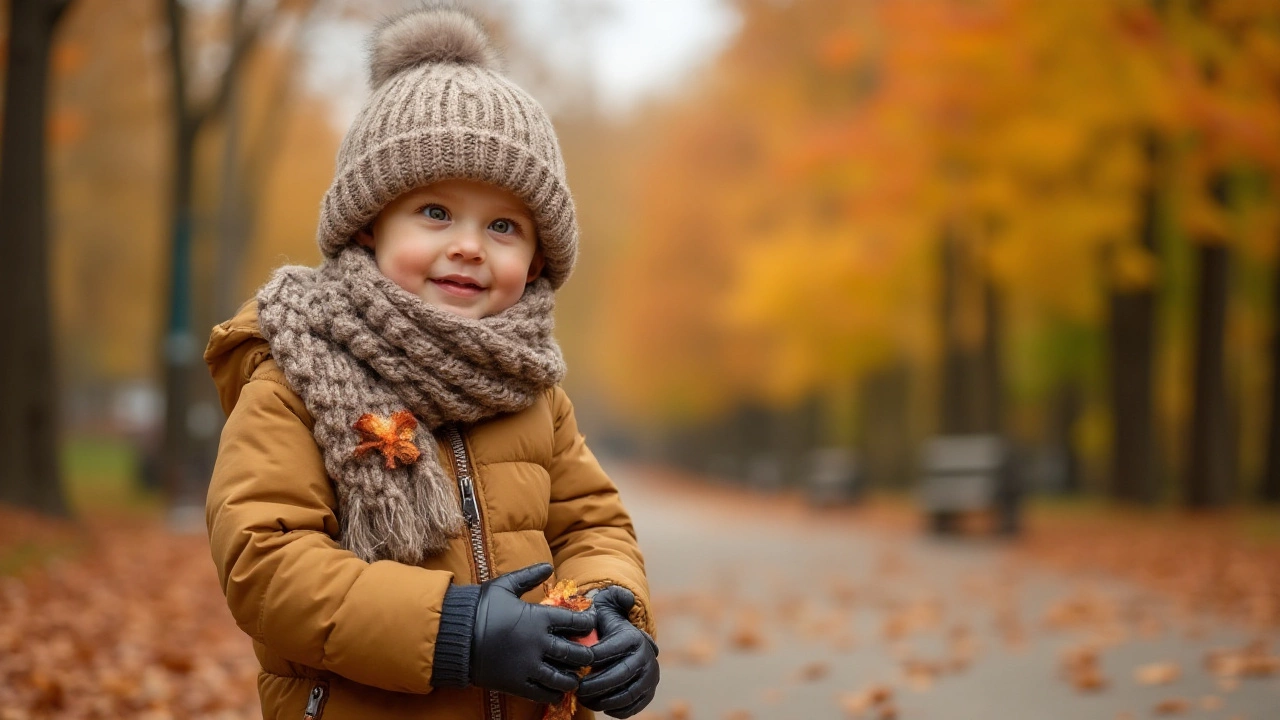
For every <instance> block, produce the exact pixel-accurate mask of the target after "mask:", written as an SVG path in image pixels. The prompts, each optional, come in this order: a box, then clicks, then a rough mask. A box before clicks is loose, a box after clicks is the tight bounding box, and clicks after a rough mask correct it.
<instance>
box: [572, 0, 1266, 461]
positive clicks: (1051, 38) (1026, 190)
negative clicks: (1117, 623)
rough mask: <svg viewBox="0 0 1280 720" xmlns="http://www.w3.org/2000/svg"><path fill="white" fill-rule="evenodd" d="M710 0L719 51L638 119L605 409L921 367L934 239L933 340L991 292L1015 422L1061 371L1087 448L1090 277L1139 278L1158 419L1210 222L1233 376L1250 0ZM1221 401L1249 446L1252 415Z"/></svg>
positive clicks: (1255, 61) (1257, 353)
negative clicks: (1153, 341)
mask: <svg viewBox="0 0 1280 720" xmlns="http://www.w3.org/2000/svg"><path fill="white" fill-rule="evenodd" d="M1157 5H1159V8H1157ZM737 6H738V8H739V9H740V11H741V13H742V18H743V26H742V30H741V32H740V34H739V35H738V36H737V38H736V39H735V40H734V42H733V43H732V45H731V46H730V47H729V48H728V49H727V50H726V51H725V52H724V53H723V54H722V55H721V56H719V57H718V58H717V59H716V60H715V61H714V62H713V63H712V64H711V65H710V67H709V68H708V69H707V71H706V73H705V74H704V76H702V77H701V78H700V80H699V81H698V82H697V84H696V85H695V86H694V87H693V88H691V89H690V90H689V91H688V92H687V93H685V94H683V95H681V96H679V97H678V98H677V99H675V100H672V101H671V102H669V103H668V104H667V105H666V106H664V107H661V108H655V109H652V110H651V111H650V112H649V114H648V115H647V116H645V117H643V118H642V119H641V120H640V121H639V122H638V124H637V126H638V127H642V128H643V129H644V134H645V135H646V136H649V137H650V139H649V140H648V142H649V143H650V144H651V145H652V147H651V148H650V149H649V151H648V152H647V154H646V155H645V157H643V158H641V161H640V163H639V165H640V168H639V173H640V176H639V181H638V182H636V183H635V184H634V191H633V192H632V193H631V194H630V195H629V196H628V197H629V201H630V210H629V212H628V215H627V218H628V220H629V222H628V223H627V226H626V228H625V230H621V231H618V232H617V233H615V234H616V235H618V236H620V237H621V238H622V241H623V248H624V249H623V250H621V251H620V252H618V254H617V260H616V262H615V263H614V268H613V275H612V277H613V278H614V279H615V282H614V283H612V284H611V285H610V286H611V287H613V288H615V291H614V292H611V293H610V294H609V297H608V311H607V312H602V313H600V317H601V319H602V320H605V319H607V321H606V322H603V323H602V324H601V328H600V331H599V333H598V335H597V337H598V338H599V343H598V351H597V353H598V356H600V357H603V358H607V363H606V365H607V368H608V372H609V376H610V378H611V382H610V383H609V387H610V389H611V391H612V394H613V397H614V398H615V399H617V400H618V401H619V402H620V403H623V404H624V406H625V407H626V408H627V409H628V410H629V411H631V412H632V413H635V414H638V415H641V416H644V417H649V418H651V419H659V420H661V421H663V422H670V421H672V420H677V421H679V420H687V419H690V418H693V419H704V418H711V417H715V416H717V415H719V414H722V413H724V412H725V410H726V408H728V407H730V406H732V405H734V404H735V403H739V402H742V401H744V400H746V401H758V402H764V403H766V404H770V405H773V406H777V407H785V406H789V405H791V404H794V403H795V402H796V401H798V400H799V399H800V398H803V397H806V396H808V395H811V394H815V393H821V394H827V395H831V394H833V393H835V394H838V393H839V392H840V389H841V388H844V387H846V386H847V385H848V384H849V383H850V382H851V381H852V380H853V379H854V378H858V377H865V376H867V375H869V374H870V373H872V372H874V371H876V370H877V369H879V368H882V367H884V366H886V365H891V364H894V363H905V364H907V365H908V366H910V367H911V368H913V369H915V370H916V371H917V372H918V373H920V374H921V376H922V377H923V378H924V382H925V384H926V385H928V386H934V385H935V384H936V383H937V382H938V380H937V373H938V366H939V364H940V363H941V361H942V358H941V355H942V353H943V352H944V348H943V347H942V345H941V344H940V340H939V336H940V332H941V331H940V329H939V327H938V326H939V322H940V319H939V310H938V308H939V306H940V293H941V292H942V289H941V286H942V283H943V278H942V272H943V268H942V267H941V264H940V260H939V258H940V257H941V253H942V245H943V244H944V242H945V243H950V244H951V245H953V246H954V247H955V248H956V250H955V252H956V253H957V256H958V258H959V260H958V261H957V262H960V263H961V264H962V265H963V266H964V267H965V268H967V269H968V273H969V277H970V278H971V281H970V282H968V283H967V284H962V285H961V287H960V288H959V290H958V296H957V297H956V298H955V299H954V306H955V316H954V317H955V320H954V322H955V325H956V326H955V327H954V328H952V330H951V331H952V332H954V334H955V337H956V338H957V342H958V343H959V344H960V346H961V347H962V348H964V347H968V348H976V347H978V346H979V345H980V344H981V343H982V342H983V338H984V337H985V336H986V334H987V333H991V332H996V330H995V329H993V328H992V327H988V326H989V324H990V322H991V320H990V318H988V317H986V316H984V299H983V292H985V290H984V288H986V287H990V288H992V290H993V292H994V293H996V295H997V297H998V298H999V299H1000V301H1001V307H1002V308H1005V310H1004V311H1003V312H1002V313H1001V314H1000V320H1001V322H1002V323H1003V328H1004V333H1005V336H1004V337H1003V338H1002V343H1003V345H1002V349H1001V354H1002V358H1003V362H1004V372H1005V377H1004V379H1003V380H1004V388H1003V391H1004V392H1006V393H1007V394H1008V396H1009V398H1010V399H1011V400H1013V401H1014V404H1015V411H1017V412H1018V413H1021V414H1019V415H1018V417H1025V418H1029V419H1030V421H1031V422H1032V423H1035V422H1043V421H1044V411H1043V409H1042V408H1043V406H1044V401H1045V399H1046V397H1047V396H1048V394H1049V393H1050V392H1051V391H1052V390H1054V389H1055V388H1056V387H1058V386H1059V385H1060V384H1061V383H1063V382H1064V381H1070V382H1076V383H1082V384H1084V385H1085V386H1086V388H1087V389H1088V392H1087V393H1086V395H1087V399H1088V401H1089V402H1088V407H1087V408H1086V412H1085V413H1084V418H1083V420H1082V424H1081V426H1080V427H1079V428H1077V429H1076V437H1077V440H1078V441H1079V442H1080V443H1081V444H1082V446H1084V447H1085V449H1086V450H1088V451H1090V452H1094V453H1096V452H1100V451H1103V450H1104V449H1105V445H1106V439H1105V434H1106V432H1105V427H1106V424H1107V422H1108V420H1107V408H1106V399H1105V388H1104V386H1103V384H1102V382H1103V371H1102V369H1101V364H1102V363H1103V362H1104V361H1105V355H1104V353H1105V350H1100V348H1104V347H1105V329H1106V322H1107V312H1108V309H1107V298H1108V294H1109V293H1111V292H1113V291H1123V290H1129V289H1135V288H1155V289H1157V290H1158V291H1159V302H1160V303H1161V308H1162V309H1161V310H1160V315H1159V317H1158V318H1157V320H1156V322H1160V323H1162V327H1163V326H1164V324H1165V323H1169V322H1173V323H1175V326H1174V327H1173V329H1172V330H1171V331H1170V332H1168V333H1163V332H1162V333H1159V334H1158V335H1157V337H1158V338H1159V341H1160V343H1161V347H1160V348H1159V351H1158V354H1157V361H1158V364H1157V367H1156V371H1157V373H1158V383H1157V387H1158V392H1157V396H1156V401H1157V403H1158V405H1157V409H1156V413H1157V416H1158V417H1161V418H1162V421H1163V423H1164V424H1163V425H1162V432H1174V431H1178V432H1180V430H1176V428H1177V427H1179V426H1178V423H1179V422H1182V421H1183V420H1185V418H1186V417H1187V415H1188V413H1189V412H1190V407H1189V406H1190V398H1189V389H1190V384H1189V382H1188V377H1189V369H1188V361H1187V360H1186V359H1185V355H1184V353H1186V352H1188V350H1189V343H1190V342H1191V341H1192V338H1191V337H1190V333H1189V332H1187V330H1186V329H1183V328H1182V327H1178V326H1179V325H1181V326H1186V327H1189V326H1190V325H1191V320H1190V309H1189V307H1188V305H1189V303H1188V300H1187V295H1188V294H1189V293H1190V290H1189V287H1190V286H1192V285H1193V279H1192V277H1191V274H1190V271H1189V270H1188V265H1189V260H1188V259H1187V255H1188V253H1189V252H1190V250H1189V249H1188V248H1190V247H1192V246H1193V245H1194V244H1196V243H1205V242H1211V243H1227V244H1229V245H1230V247H1231V248H1232V249H1233V252H1236V253H1238V257H1240V258H1241V259H1242V264H1244V265H1246V266H1247V267H1248V269H1245V270H1242V271H1241V276H1242V277H1244V278H1245V279H1246V281H1247V282H1246V283H1245V284H1244V285H1241V286H1240V289H1239V290H1237V291H1236V292H1235V294H1234V295H1233V301H1232V302H1233V304H1232V309H1231V311H1230V316H1229V320H1230V326H1229V332H1228V340H1227V342H1228V348H1227V351H1228V353H1229V355H1230V357H1231V359H1232V363H1233V364H1232V365H1231V367H1232V368H1233V369H1237V370H1236V372H1238V377H1239V382H1240V383H1242V387H1243V388H1244V389H1243V390H1242V393H1243V395H1245V396H1253V395H1255V394H1257V393H1260V392H1261V391H1262V390H1263V389H1264V388H1265V387H1266V383H1268V382H1269V370H1268V364H1267V363H1268V355H1267V353H1268V344H1267V337H1268V336H1267V333H1266V332H1265V331H1264V330H1265V328H1266V323H1267V322H1268V319H1269V316H1270V311H1269V309H1268V308H1267V306H1266V304H1265V302H1263V297H1260V296H1259V294H1258V293H1257V292H1255V291H1254V290H1251V289H1249V288H1256V287H1257V283H1258V282H1259V279H1258V272H1259V270H1257V267H1258V266H1259V264H1260V263H1264V262H1266V263H1269V262H1272V261H1273V260H1274V259H1275V258H1276V245H1277V238H1280V213H1277V212H1276V209H1275V208H1276V207H1278V206H1280V204H1278V203H1277V202H1276V195H1275V193H1276V189H1277V188H1280V143H1276V142H1275V140H1274V138H1276V137H1280V93H1277V92H1276V87H1277V80H1278V79H1280V33H1277V31H1276V27H1277V25H1276V22H1277V15H1278V13H1280V9H1277V6H1276V5H1275V4H1274V3H1264V2H1247V1H1246V2H1241V1H1224V2H1215V3H1205V4H1196V3H1183V2H1170V3H1159V4H1157V3H1148V2H1137V1H1122V2H1074V1H1072V0H1053V1H1050V2H1042V1H1035V0H978V1H977V2H973V1H968V0H965V1H961V0H923V1H920V0H888V1H885V2H843V1H835V0H830V1H815V2H804V3H773V2H764V1H763V0H761V1H758V2H753V1H744V2H740V3H738V4H737ZM1153 143H1154V144H1155V145H1157V146H1158V147H1159V148H1160V151H1159V153H1154V154H1153V151H1152V145H1153ZM1223 174H1226V175H1227V176H1229V178H1230V187H1231V190H1230V193H1229V195H1230V197H1229V199H1228V201H1227V202H1226V204H1224V203H1223V201H1222V200H1221V199H1220V198H1217V197H1215V196H1214V194H1213V187H1214V183H1213V181H1214V179H1215V178H1219V177H1221V176H1222V175H1223ZM1152 189H1154V192H1155V195H1156V197H1157V198H1158V202H1157V207H1156V209H1155V210H1151V209H1150V208H1149V207H1147V206H1145V205H1144V201H1143V198H1144V193H1147V192H1148V191H1149V190H1152ZM1153 213H1154V214H1153ZM1152 223H1154V227H1155V232H1156V233H1157V235H1158V237H1159V242H1158V249H1157V251H1156V252H1153V251H1152V250H1151V249H1149V248H1147V247H1146V246H1145V245H1144V244H1143V242H1142V235H1143V233H1144V232H1147V231H1148V230H1149V226H1150V225H1151V224H1152ZM1249 283H1252V285H1250V284H1249ZM1233 377H1235V376H1233ZM1245 412H1247V413H1248V415H1247V416H1246V420H1245V422H1246V423H1249V425H1248V427H1247V428H1245V433H1246V435H1248V436H1249V437H1248V438H1246V444H1249V443H1251V444H1252V445H1251V447H1253V448H1254V451H1255V452H1254V455H1252V457H1254V458H1255V462H1256V458H1257V457H1259V454H1258V453H1257V452H1256V449H1257V443H1258V442H1260V438H1259V435H1257V434H1256V433H1257V432H1258V429H1259V428H1261V427H1262V425H1263V418H1262V417H1261V416H1260V413H1261V412H1262V410H1261V408H1253V409H1249V410H1247V411H1245ZM1254 421H1256V422H1254Z"/></svg>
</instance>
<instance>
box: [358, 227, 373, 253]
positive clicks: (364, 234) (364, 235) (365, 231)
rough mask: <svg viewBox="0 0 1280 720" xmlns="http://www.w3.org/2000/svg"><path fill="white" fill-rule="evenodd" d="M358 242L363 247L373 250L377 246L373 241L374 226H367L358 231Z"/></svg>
mask: <svg viewBox="0 0 1280 720" xmlns="http://www.w3.org/2000/svg"><path fill="white" fill-rule="evenodd" d="M356 242H357V243H359V244H360V245H363V246H364V247H367V248H369V249H370V250H373V249H374V245H375V244H376V243H374V241H373V226H372V225H365V226H364V227H362V228H360V229H359V230H357V231H356Z"/></svg>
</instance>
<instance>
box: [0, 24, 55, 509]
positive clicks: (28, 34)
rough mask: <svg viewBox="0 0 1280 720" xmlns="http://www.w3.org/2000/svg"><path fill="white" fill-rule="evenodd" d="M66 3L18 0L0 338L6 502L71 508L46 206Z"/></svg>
mask: <svg viewBox="0 0 1280 720" xmlns="http://www.w3.org/2000/svg"><path fill="white" fill-rule="evenodd" d="M66 5H67V3H66V2H50V0H12V2H11V4H10V6H9V11H10V12H9V38H8V40H9V42H8V45H9V52H8V65H7V72H6V84H5V100H4V131H3V140H0V142H2V143H3V149H2V150H0V152H3V163H4V165H3V168H0V217H3V218H4V220H5V224H6V231H5V234H4V238H5V242H4V248H5V252H6V254H7V256H8V257H7V259H6V262H3V263H0V287H2V288H5V290H6V295H7V297H8V298H9V303H8V304H9V307H8V310H9V320H10V324H9V327H8V329H7V331H6V335H7V336H6V337H5V341H4V342H3V343H0V502H5V503H10V504H15V505H20V506H24V507H28V508H31V509H34V510H37V511H40V512H43V513H48V514H52V515H66V514H67V503H66V500H65V498H64V497H63V492H62V483H61V473H60V472H59V465H58V450H59V444H58V431H59V428H58V412H57V408H58V394H57V391H56V388H55V384H56V379H57V376H56V372H55V365H54V352H53V328H52V321H53V318H52V312H51V310H50V304H51V303H50V295H49V243H48V222H47V216H46V210H45V190H46V187H45V185H46V183H45V158H44V153H45V149H46V148H45V124H46V121H45V115H46V104H47V101H48V98H47V95H48V92H47V90H48V83H49V52H50V47H51V45H52V42H53V31H54V28H55V27H56V26H57V22H58V19H59V18H60V17H61V15H62V12H63V11H64V10H65V9H66Z"/></svg>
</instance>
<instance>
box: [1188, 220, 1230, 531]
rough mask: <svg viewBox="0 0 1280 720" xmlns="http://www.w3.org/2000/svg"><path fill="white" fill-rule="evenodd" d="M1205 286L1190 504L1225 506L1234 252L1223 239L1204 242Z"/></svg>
mask: <svg viewBox="0 0 1280 720" xmlns="http://www.w3.org/2000/svg"><path fill="white" fill-rule="evenodd" d="M1199 254H1200V287H1199V294H1198V301H1197V303H1196V325H1197V327H1196V343H1195V384H1194V393H1195V400H1194V405H1193V407H1192V415H1191V436H1190V437H1189V438H1188V443H1189V446H1190V448H1191V458H1190V462H1189V463H1188V467H1187V475H1186V479H1185V483H1184V484H1185V498H1184V499H1185V501H1186V504H1187V506H1188V507H1192V508H1205V507H1211V506H1214V505H1220V504H1222V503H1223V502H1224V501H1225V500H1226V499H1227V489H1228V486H1229V484H1230V479H1229V477H1228V470H1229V468H1230V462H1229V458H1228V454H1229V452H1230V448H1231V442H1230V433H1229V432H1228V428H1227V423H1228V422H1229V419H1228V417H1227V387H1226V377H1225V368H1224V358H1223V355H1224V353H1223V344H1224V341H1225V335H1226V321H1227V286H1228V263H1229V259H1230V257H1229V255H1228V250H1227V247H1226V245H1223V244H1220V243H1212V244H1203V245H1201V246H1200V253H1199Z"/></svg>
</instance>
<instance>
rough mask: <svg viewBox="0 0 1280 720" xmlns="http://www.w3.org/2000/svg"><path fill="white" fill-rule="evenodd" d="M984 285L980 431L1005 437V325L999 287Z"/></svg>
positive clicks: (988, 281)
mask: <svg viewBox="0 0 1280 720" xmlns="http://www.w3.org/2000/svg"><path fill="white" fill-rule="evenodd" d="M982 286H983V287H982V290H983V292H982V314H983V327H982V357H981V363H982V365H981V367H980V369H979V373H980V378H981V388H982V395H981V398H980V400H981V402H980V406H981V408H982V415H981V418H980V424H979V429H980V430H981V431H983V432H989V433H994V434H996V435H1003V434H1004V383H1003V368H1002V363H1001V357H1000V353H1001V336H1002V333H1003V323H1002V317H1001V313H1000V288H998V287H997V286H996V284H995V282H993V281H992V280H991V278H986V279H984V280H983V283H982Z"/></svg>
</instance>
